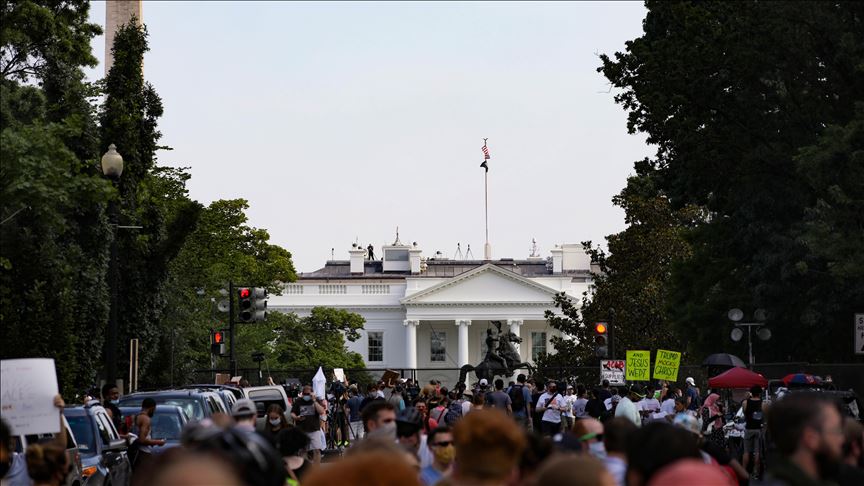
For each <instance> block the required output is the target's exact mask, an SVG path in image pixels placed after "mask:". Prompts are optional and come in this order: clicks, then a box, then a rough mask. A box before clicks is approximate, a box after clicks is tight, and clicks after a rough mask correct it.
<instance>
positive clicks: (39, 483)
mask: <svg viewBox="0 0 864 486" xmlns="http://www.w3.org/2000/svg"><path fill="white" fill-rule="evenodd" d="M25 457H26V459H27V474H28V475H29V476H30V478H31V479H32V480H33V486H60V485H61V484H63V483H65V482H66V476H68V475H69V471H70V468H71V464H70V463H69V458H68V457H66V446H65V445H64V446H62V447H60V446H58V445H57V444H31V445H29V446H27V451H26V452H25Z"/></svg>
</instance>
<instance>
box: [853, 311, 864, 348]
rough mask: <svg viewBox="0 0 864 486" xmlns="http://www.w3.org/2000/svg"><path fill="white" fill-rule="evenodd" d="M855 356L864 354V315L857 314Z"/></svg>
mask: <svg viewBox="0 0 864 486" xmlns="http://www.w3.org/2000/svg"><path fill="white" fill-rule="evenodd" d="M855 354H864V314H855Z"/></svg>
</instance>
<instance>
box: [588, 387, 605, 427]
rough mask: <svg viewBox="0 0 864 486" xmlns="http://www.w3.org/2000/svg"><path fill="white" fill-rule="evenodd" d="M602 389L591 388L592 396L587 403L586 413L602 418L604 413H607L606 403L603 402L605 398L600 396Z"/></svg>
mask: <svg viewBox="0 0 864 486" xmlns="http://www.w3.org/2000/svg"><path fill="white" fill-rule="evenodd" d="M600 393H601V389H600V388H594V389H593V390H591V396H590V398H589V399H588V401H587V402H586V403H585V413H586V414H587V415H588V416H589V417H592V418H595V419H598V420H599V419H601V418H603V416H604V415H606V405H604V404H603V400H602V399H601V398H600Z"/></svg>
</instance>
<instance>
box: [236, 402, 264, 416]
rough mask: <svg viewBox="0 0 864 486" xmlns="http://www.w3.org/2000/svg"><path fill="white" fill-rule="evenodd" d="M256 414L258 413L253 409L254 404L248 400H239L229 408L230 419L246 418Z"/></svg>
mask: <svg viewBox="0 0 864 486" xmlns="http://www.w3.org/2000/svg"><path fill="white" fill-rule="evenodd" d="M256 413H258V409H257V408H256V407H255V402H253V401H252V400H249V399H248V398H241V399H240V400H237V402H236V403H234V405H232V406H231V416H232V417H248V416H249V415H255V414H256Z"/></svg>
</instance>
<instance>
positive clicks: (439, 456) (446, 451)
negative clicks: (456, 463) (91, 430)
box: [435, 445, 456, 466]
mask: <svg viewBox="0 0 864 486" xmlns="http://www.w3.org/2000/svg"><path fill="white" fill-rule="evenodd" d="M454 457H456V449H455V448H453V446H452V445H449V446H447V447H436V448H435V460H436V461H438V462H439V463H441V464H444V465H447V466H449V465H450V463H452V462H453V458H454Z"/></svg>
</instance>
